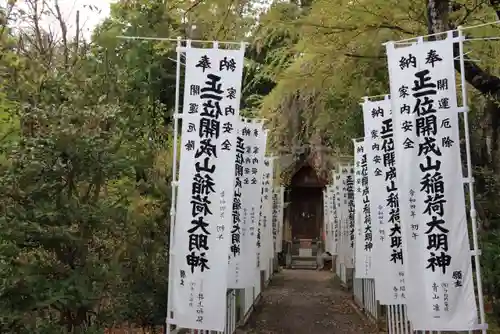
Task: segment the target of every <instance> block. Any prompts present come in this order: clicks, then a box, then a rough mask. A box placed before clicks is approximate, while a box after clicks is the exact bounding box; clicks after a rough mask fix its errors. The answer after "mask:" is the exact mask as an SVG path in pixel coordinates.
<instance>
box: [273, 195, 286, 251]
mask: <svg viewBox="0 0 500 334" xmlns="http://www.w3.org/2000/svg"><path fill="white" fill-rule="evenodd" d="M284 195H285V188H284V187H283V186H279V187H274V192H273V224H274V225H275V226H276V242H275V245H276V246H275V247H276V248H275V251H276V253H281V252H282V251H283V205H284Z"/></svg>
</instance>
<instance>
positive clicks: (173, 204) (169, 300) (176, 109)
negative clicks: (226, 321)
mask: <svg viewBox="0 0 500 334" xmlns="http://www.w3.org/2000/svg"><path fill="white" fill-rule="evenodd" d="M175 75H176V81H175V106H174V115H173V117H174V144H173V145H174V147H173V154H172V183H171V188H172V198H171V206H170V237H169V243H168V297H167V319H166V322H167V323H166V325H167V332H166V334H170V323H169V320H170V319H171V318H172V280H171V273H172V261H173V259H174V256H175V254H173V252H172V249H173V245H174V226H175V207H176V190H177V186H178V184H177V135H178V132H179V118H180V117H179V95H180V92H179V90H180V79H181V38H180V37H177V62H176V74H175Z"/></svg>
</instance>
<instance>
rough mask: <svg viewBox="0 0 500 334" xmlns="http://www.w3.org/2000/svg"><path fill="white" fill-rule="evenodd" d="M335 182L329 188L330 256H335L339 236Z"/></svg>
mask: <svg viewBox="0 0 500 334" xmlns="http://www.w3.org/2000/svg"><path fill="white" fill-rule="evenodd" d="M332 179H333V180H334V177H333V176H332ZM334 182H335V180H334V181H333V182H332V184H331V185H330V186H329V188H328V203H327V207H328V217H327V221H328V225H329V227H328V230H329V232H330V234H329V235H327V238H328V242H329V243H330V249H329V252H330V254H332V255H334V254H335V253H336V251H337V250H336V248H337V240H336V239H337V236H336V233H337V231H336V230H335V229H336V226H335V186H334Z"/></svg>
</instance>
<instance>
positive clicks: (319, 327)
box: [237, 270, 378, 334]
mask: <svg viewBox="0 0 500 334" xmlns="http://www.w3.org/2000/svg"><path fill="white" fill-rule="evenodd" d="M350 300H351V297H350V295H349V294H348V293H346V292H344V291H342V290H341V288H340V287H339V286H336V284H335V283H334V282H333V280H332V273H331V272H328V271H313V270H284V271H283V272H281V273H279V274H277V275H276V276H275V277H274V278H273V281H272V282H271V284H270V285H269V287H267V289H265V291H264V293H263V298H262V300H261V303H260V305H258V306H257V310H256V312H254V314H253V315H252V316H251V318H250V320H249V322H248V324H247V325H246V326H245V327H244V328H242V329H240V330H238V331H237V333H238V334H257V333H260V334H271V333H283V334H285V333H286V334H309V333H314V334H337V333H338V334H369V333H378V331H377V330H376V327H375V326H374V325H373V324H370V323H368V322H367V321H366V320H365V319H363V318H362V317H361V316H359V315H358V313H357V312H356V311H355V310H354V309H353V308H352V306H351V303H350Z"/></svg>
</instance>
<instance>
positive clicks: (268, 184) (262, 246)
mask: <svg viewBox="0 0 500 334" xmlns="http://www.w3.org/2000/svg"><path fill="white" fill-rule="evenodd" d="M272 183H273V158H272V157H265V158H264V166H263V173H262V194H261V196H260V201H261V211H260V219H259V230H258V234H257V238H258V241H257V246H258V248H259V261H258V267H259V268H260V269H261V270H265V271H266V274H268V270H269V259H270V258H271V257H272V249H273V239H272V230H271V220H272V212H273V211H272V210H273V206H272V199H271V193H272Z"/></svg>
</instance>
